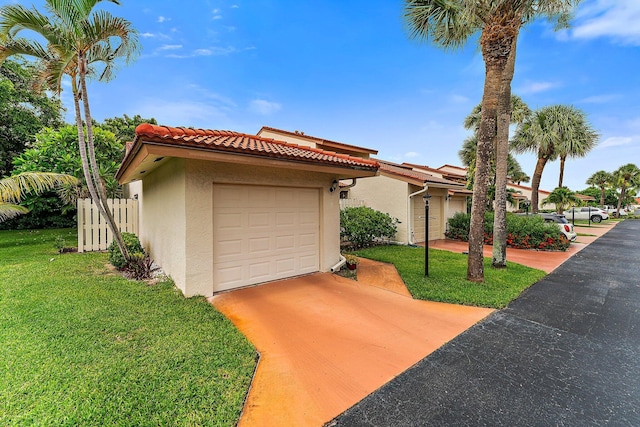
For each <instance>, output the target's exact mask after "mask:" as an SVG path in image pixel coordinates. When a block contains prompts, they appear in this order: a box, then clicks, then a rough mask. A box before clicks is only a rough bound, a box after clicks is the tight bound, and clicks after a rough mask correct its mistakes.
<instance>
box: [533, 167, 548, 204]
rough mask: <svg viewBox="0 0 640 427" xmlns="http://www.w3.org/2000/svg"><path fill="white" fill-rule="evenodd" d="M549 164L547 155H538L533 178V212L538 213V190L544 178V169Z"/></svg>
mask: <svg viewBox="0 0 640 427" xmlns="http://www.w3.org/2000/svg"><path fill="white" fill-rule="evenodd" d="M546 164H547V157H546V156H538V161H537V162H536V169H535V170H534V171H533V177H532V178H531V213H534V214H535V213H538V204H539V203H540V202H539V201H538V190H540V180H541V179H542V171H543V170H544V167H545V165H546Z"/></svg>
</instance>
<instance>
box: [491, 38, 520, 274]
mask: <svg viewBox="0 0 640 427" xmlns="http://www.w3.org/2000/svg"><path fill="white" fill-rule="evenodd" d="M517 41H518V38H517V36H516V37H514V39H513V43H512V44H511V53H510V54H509V59H508V60H507V64H506V66H505V69H504V73H503V76H502V86H501V88H500V101H499V102H498V135H497V138H496V140H497V143H496V152H495V163H496V179H495V207H494V209H495V214H494V216H493V250H492V254H491V258H492V259H491V265H492V266H493V267H494V268H505V267H506V266H507V169H508V164H507V162H508V157H509V125H510V124H511V81H512V80H513V74H514V71H515V62H516V44H517Z"/></svg>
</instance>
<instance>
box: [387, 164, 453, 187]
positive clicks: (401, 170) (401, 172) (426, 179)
mask: <svg viewBox="0 0 640 427" xmlns="http://www.w3.org/2000/svg"><path fill="white" fill-rule="evenodd" d="M378 162H379V163H380V169H379V170H380V172H386V173H389V174H391V175H396V176H400V177H405V178H410V179H414V180H417V181H420V182H422V183H424V184H444V185H451V186H455V187H460V188H464V186H463V185H462V184H460V183H459V182H456V181H451V180H448V179H445V178H439V177H437V176H433V175H430V174H428V173H424V172H419V171H415V170H413V169H411V168H409V167H407V166H403V165H398V164H396V163H391V162H387V161H384V160H378Z"/></svg>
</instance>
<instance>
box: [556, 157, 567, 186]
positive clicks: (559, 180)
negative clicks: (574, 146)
mask: <svg viewBox="0 0 640 427" xmlns="http://www.w3.org/2000/svg"><path fill="white" fill-rule="evenodd" d="M565 160H567V156H560V177H559V178H558V187H562V181H564V161H565Z"/></svg>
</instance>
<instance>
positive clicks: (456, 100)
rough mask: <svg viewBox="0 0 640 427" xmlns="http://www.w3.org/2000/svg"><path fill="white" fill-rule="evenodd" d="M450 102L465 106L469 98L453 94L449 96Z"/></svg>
mask: <svg viewBox="0 0 640 427" xmlns="http://www.w3.org/2000/svg"><path fill="white" fill-rule="evenodd" d="M451 102H453V103H454V104H466V103H467V102H469V98H467V97H466V96H463V95H456V94H453V95H451Z"/></svg>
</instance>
